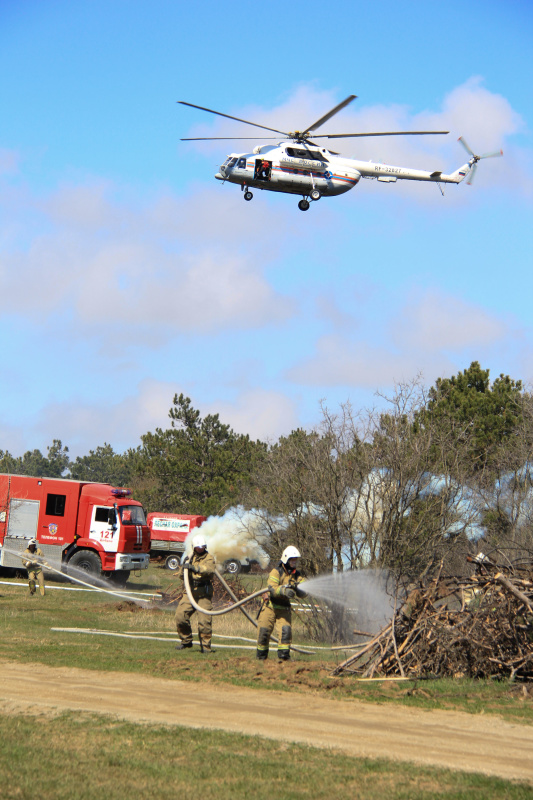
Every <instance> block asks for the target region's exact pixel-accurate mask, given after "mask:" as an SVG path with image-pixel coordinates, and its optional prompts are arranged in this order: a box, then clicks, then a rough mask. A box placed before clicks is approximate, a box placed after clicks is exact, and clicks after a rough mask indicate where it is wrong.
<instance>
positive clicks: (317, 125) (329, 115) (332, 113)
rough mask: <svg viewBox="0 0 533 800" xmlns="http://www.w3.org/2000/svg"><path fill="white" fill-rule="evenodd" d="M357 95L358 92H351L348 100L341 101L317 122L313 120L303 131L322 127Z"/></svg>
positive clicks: (306, 131) (307, 131)
mask: <svg viewBox="0 0 533 800" xmlns="http://www.w3.org/2000/svg"><path fill="white" fill-rule="evenodd" d="M356 97H357V95H356V94H351V95H350V96H349V97H347V98H346V100H343V101H342V103H339V105H338V106H335V108H332V109H331V111H328V113H327V114H324V116H323V117H320V119H317V121H316V122H313V124H312V125H310V126H309V127H308V128H306V129H305V131H303V133H309V131H315V130H316V129H317V128H320V127H321V125H323V124H324V122H327V121H328V119H331V118H332V117H333V116H335V114H337V113H338V112H339V111H341V110H342V109H343V108H344V107H345V106H347V105H348V104H349V103H351V102H352V100H355V99H356Z"/></svg>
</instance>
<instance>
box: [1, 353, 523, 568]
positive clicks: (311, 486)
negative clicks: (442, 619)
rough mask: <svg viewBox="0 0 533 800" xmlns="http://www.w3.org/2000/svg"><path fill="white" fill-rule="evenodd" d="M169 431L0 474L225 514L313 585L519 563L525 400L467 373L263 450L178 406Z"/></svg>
mask: <svg viewBox="0 0 533 800" xmlns="http://www.w3.org/2000/svg"><path fill="white" fill-rule="evenodd" d="M169 419H170V424H169V427H167V428H166V429H162V428H157V429H156V430H155V431H154V432H149V433H146V434H144V435H143V436H141V444H140V445H139V446H138V447H137V448H132V449H129V450H127V451H126V452H125V453H116V452H115V451H114V450H113V448H112V446H111V445H110V444H107V443H104V444H103V445H102V446H100V447H97V448H96V449H95V450H91V451H90V452H89V454H88V455H86V456H78V457H77V458H76V459H74V460H72V461H71V460H70V458H69V452H68V447H65V446H63V444H62V442H61V441H60V440H54V441H53V443H52V445H51V446H50V447H48V448H47V455H46V456H44V455H43V454H42V453H41V452H40V451H39V450H33V451H28V452H27V453H25V454H24V455H23V456H21V457H15V456H12V455H11V454H10V453H9V452H7V451H2V450H0V472H13V473H17V474H27V475H34V476H36V477H40V476H48V477H68V478H72V479H75V480H92V481H98V482H107V483H112V484H114V485H117V486H129V487H130V488H132V489H133V491H134V496H135V497H136V498H137V499H139V500H140V501H141V502H142V503H143V505H144V506H145V507H146V508H147V509H148V510H154V511H168V512H179V513H191V514H192V513H197V514H205V515H206V516H209V515H216V514H223V513H224V511H225V510H226V509H228V508H230V507H236V506H239V507H242V509H243V510H247V511H250V510H251V511H252V512H253V515H252V516H253V517H254V518H255V524H254V531H256V530H257V529H258V526H259V528H261V529H262V531H263V533H264V532H268V533H269V542H270V545H269V546H270V549H271V550H272V553H279V551H280V549H283V547H284V546H285V544H286V543H288V542H290V543H292V544H295V545H296V546H297V547H299V548H300V550H301V551H302V553H303V554H304V556H305V562H306V567H307V570H308V572H310V573H315V574H318V573H320V572H323V571H327V570H331V569H332V568H336V569H339V570H342V569H358V568H361V567H366V566H378V567H386V568H389V569H393V570H394V571H395V573H396V574H402V575H404V576H406V577H407V578H409V579H412V578H415V577H420V576H423V575H431V574H432V573H433V572H435V571H437V570H441V571H442V569H443V568H444V569H445V570H448V571H450V572H455V573H457V572H460V571H461V569H463V568H464V566H465V556H466V554H468V553H470V554H473V553H475V552H477V551H478V550H480V549H483V550H484V551H486V552H489V551H492V550H494V549H499V550H500V551H503V550H505V553H506V554H508V555H507V556H506V557H508V558H510V559H530V560H531V558H532V556H533V533H532V532H533V502H532V497H533V495H532V488H533V487H532V480H533V472H532V465H533V456H532V448H533V398H532V396H531V394H530V393H529V392H527V391H525V390H524V388H523V386H522V383H521V382H520V381H515V380H513V379H511V378H510V377H509V376H504V375H500V376H499V377H498V378H496V379H495V380H494V381H493V382H491V381H490V375H489V370H484V369H482V368H481V366H480V365H479V363H478V362H473V363H472V364H471V365H470V367H469V368H468V369H466V370H464V371H463V372H459V373H458V374H457V375H455V376H453V377H451V378H443V379H438V380H437V381H436V383H435V385H434V386H432V387H430V388H429V389H428V388H426V387H425V386H424V384H423V382H422V381H421V380H420V379H416V380H413V381H411V382H410V383H406V384H401V385H398V386H397V387H396V388H395V390H394V392H393V394H392V395H391V396H390V397H385V396H382V397H381V400H380V407H379V409H377V410H376V409H366V410H354V409H353V408H352V406H351V405H350V404H345V405H343V406H342V407H341V408H340V409H338V410H336V411H335V412H332V411H331V410H330V409H328V408H327V406H325V405H323V406H322V407H321V419H320V422H319V424H318V425H317V426H316V428H315V429H313V430H310V431H307V430H303V429H297V430H294V431H293V432H292V433H291V434H289V435H288V436H284V437H281V438H280V439H279V440H278V441H277V442H276V443H274V444H267V443H266V442H262V441H259V440H255V441H254V440H252V439H251V438H250V437H249V436H247V435H243V434H237V433H236V432H235V431H233V430H232V429H231V427H230V426H229V425H226V424H224V423H223V422H221V420H220V418H219V415H218V414H209V415H207V416H205V417H202V416H201V414H200V412H199V411H198V410H197V409H195V408H193V406H192V404H191V400H190V398H188V397H186V396H184V395H183V394H180V395H175V397H174V399H173V404H172V407H171V409H170V411H169ZM247 518H250V514H248V515H247Z"/></svg>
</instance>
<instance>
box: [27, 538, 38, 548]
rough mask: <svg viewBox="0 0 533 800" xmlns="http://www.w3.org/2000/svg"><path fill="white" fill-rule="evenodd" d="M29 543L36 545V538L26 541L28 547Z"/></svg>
mask: <svg viewBox="0 0 533 800" xmlns="http://www.w3.org/2000/svg"><path fill="white" fill-rule="evenodd" d="M31 544H34V545H35V546H36V547H37V539H30V541H29V542H28V547H29V546H30V545H31Z"/></svg>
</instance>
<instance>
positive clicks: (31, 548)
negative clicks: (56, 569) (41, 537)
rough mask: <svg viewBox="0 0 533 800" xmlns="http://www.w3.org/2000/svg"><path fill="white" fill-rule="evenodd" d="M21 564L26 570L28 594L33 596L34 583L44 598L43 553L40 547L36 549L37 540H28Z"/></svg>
mask: <svg viewBox="0 0 533 800" xmlns="http://www.w3.org/2000/svg"><path fill="white" fill-rule="evenodd" d="M22 558H23V559H24V560H23V562H22V563H23V564H24V566H25V567H26V569H27V570H28V583H29V587H30V594H31V595H33V594H35V581H37V582H38V584H39V592H40V593H41V596H42V597H44V575H43V567H42V560H43V558H44V553H43V551H42V550H41V548H40V547H37V539H30V541H29V542H28V546H27V548H26V549H25V550H24V552H23V553H22Z"/></svg>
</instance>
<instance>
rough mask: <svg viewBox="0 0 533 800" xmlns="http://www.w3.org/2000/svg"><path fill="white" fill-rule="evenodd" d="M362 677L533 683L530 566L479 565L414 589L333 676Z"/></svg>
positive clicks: (532, 622) (532, 591) (531, 577)
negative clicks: (463, 575) (466, 572)
mask: <svg viewBox="0 0 533 800" xmlns="http://www.w3.org/2000/svg"><path fill="white" fill-rule="evenodd" d="M342 673H345V674H346V673H352V674H357V675H359V676H362V677H366V678H372V677H385V676H402V677H409V678H419V677H430V676H433V677H463V676H465V677H472V678H503V677H507V678H511V679H512V678H521V679H525V680H532V679H533V567H532V566H531V565H530V566H529V567H528V568H523V569H516V568H507V569H503V568H502V567H498V566H497V565H496V564H493V563H492V562H490V561H488V560H487V559H485V560H484V561H482V562H481V563H478V564H476V570H475V574H474V575H472V576H471V577H470V578H469V579H466V580H465V579H464V578H438V579H435V580H433V581H432V582H431V583H429V584H427V585H420V586H419V587H417V588H415V589H412V591H411V592H410V593H409V595H408V597H407V599H406V601H405V603H404V605H403V606H402V607H401V608H400V609H399V611H398V612H397V613H396V614H395V616H394V618H393V619H392V621H391V622H390V623H389V624H388V625H387V626H386V627H385V628H383V630H381V631H380V633H379V634H377V635H376V636H372V637H371V638H370V640H367V641H366V642H363V643H362V644H360V645H357V648H356V649H355V652H354V654H353V655H351V656H350V658H348V659H346V661H344V662H343V663H342V664H339V666H338V667H337V668H336V669H335V670H334V671H333V673H332V674H333V675H339V674H342Z"/></svg>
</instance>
